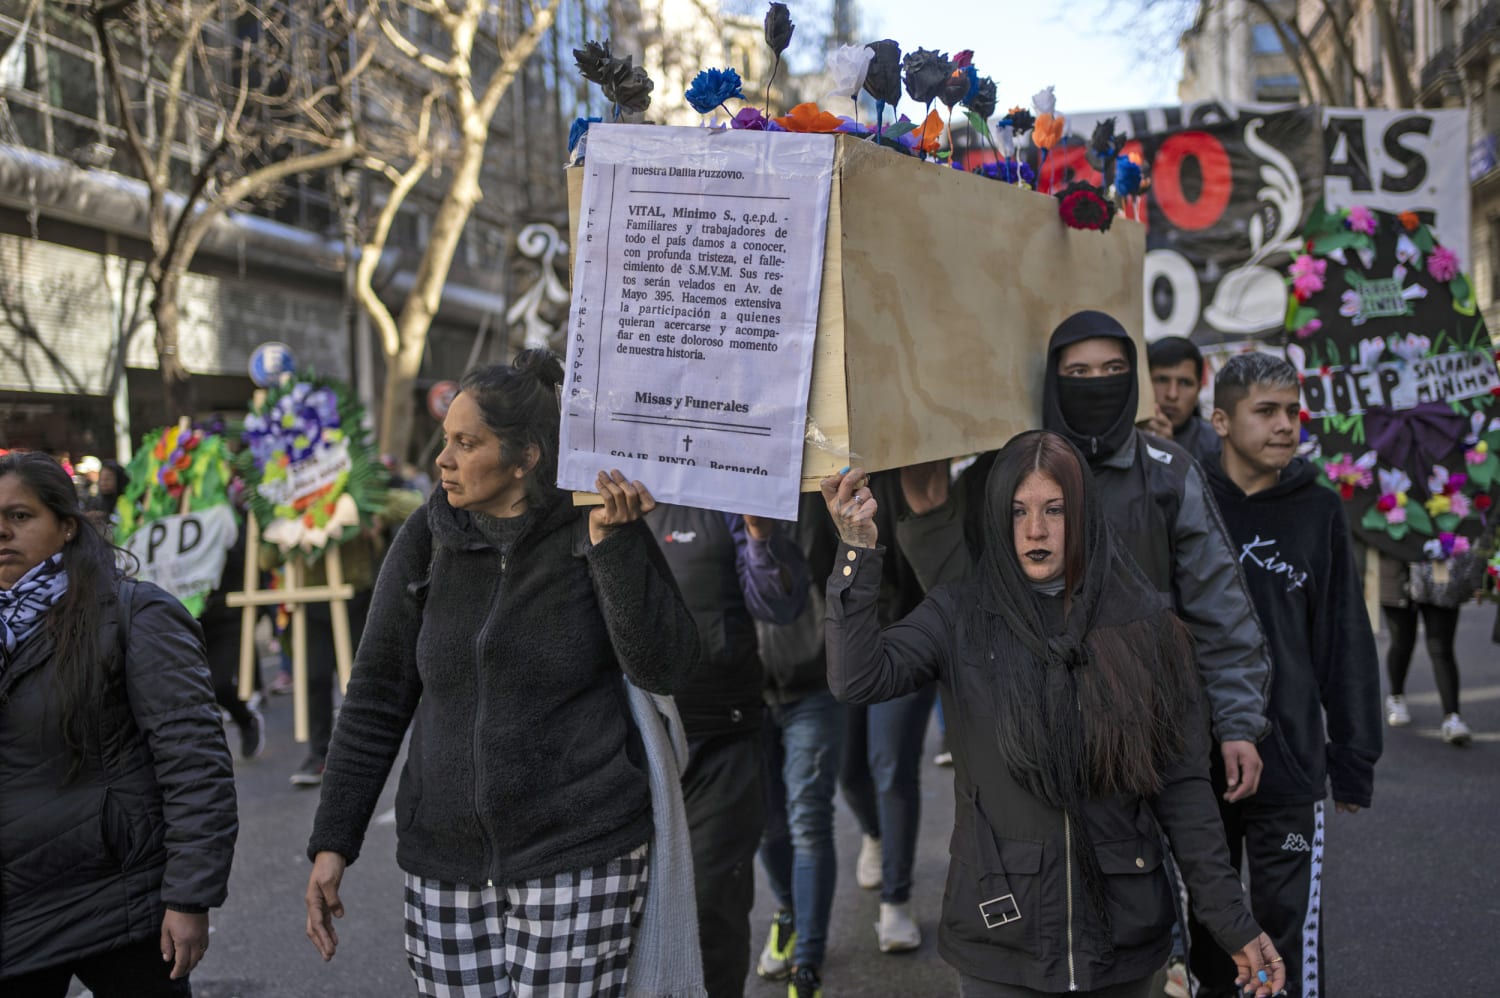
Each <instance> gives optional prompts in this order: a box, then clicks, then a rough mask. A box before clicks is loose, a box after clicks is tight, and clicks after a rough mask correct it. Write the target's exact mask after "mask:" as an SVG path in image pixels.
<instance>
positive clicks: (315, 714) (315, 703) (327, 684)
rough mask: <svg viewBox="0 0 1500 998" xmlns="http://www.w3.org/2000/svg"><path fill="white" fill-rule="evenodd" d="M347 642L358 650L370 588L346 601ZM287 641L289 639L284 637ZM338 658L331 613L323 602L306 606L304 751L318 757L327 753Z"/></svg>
mask: <svg viewBox="0 0 1500 998" xmlns="http://www.w3.org/2000/svg"><path fill="white" fill-rule="evenodd" d="M348 607H349V645H350V650H351V651H356V650H358V649H359V639H360V636H361V635H362V634H364V633H365V618H366V617H368V616H369V615H370V590H368V589H365V590H362V591H360V592H357V593H355V594H354V596H353V598H351V599H350V600H349V603H348ZM288 640H290V638H288ZM338 674H339V670H338V658H337V656H336V655H335V654H334V651H333V614H332V612H331V611H330V610H329V609H328V604H327V603H309V604H308V606H307V754H308V755H311V756H316V757H318V758H319V759H322V758H325V757H326V756H327V755H328V741H329V739H331V738H332V737H333V687H334V684H335V683H336V682H338Z"/></svg>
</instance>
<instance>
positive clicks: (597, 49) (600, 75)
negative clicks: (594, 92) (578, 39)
mask: <svg viewBox="0 0 1500 998" xmlns="http://www.w3.org/2000/svg"><path fill="white" fill-rule="evenodd" d="M573 61H574V62H575V63H577V64H578V72H579V73H580V74H582V76H583V78H584V79H585V80H588V81H589V82H590V83H603V82H604V74H605V72H606V70H607V69H608V67H609V64H610V62H611V61H612V57H611V56H610V54H609V42H607V41H603V42H584V43H583V48H581V49H574V50H573Z"/></svg>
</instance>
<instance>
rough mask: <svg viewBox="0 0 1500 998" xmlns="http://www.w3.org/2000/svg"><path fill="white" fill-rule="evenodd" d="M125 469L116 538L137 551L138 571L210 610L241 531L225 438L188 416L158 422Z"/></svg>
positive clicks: (194, 606)
mask: <svg viewBox="0 0 1500 998" xmlns="http://www.w3.org/2000/svg"><path fill="white" fill-rule="evenodd" d="M125 474H126V478H127V479H128V480H129V484H128V485H127V486H126V488H125V491H124V493H123V494H121V496H120V499H119V502H118V503H117V504H116V508H115V516H116V518H117V519H118V521H119V525H118V527H117V531H116V540H117V541H118V543H119V544H120V546H121V547H123V548H125V549H126V550H127V551H129V552H130V553H131V555H132V556H134V558H135V562H136V564H135V566H133V567H134V568H135V570H136V575H137V577H138V578H140V579H143V580H145V581H147V582H152V583H155V584H156V585H158V586H160V587H161V588H163V589H165V590H166V591H167V592H169V593H171V594H172V595H173V596H175V597H177V599H178V600H180V601H181V602H182V605H183V606H185V607H187V609H188V612H190V613H191V614H192V615H193V616H195V617H199V616H202V615H203V610H204V607H205V605H206V603H207V599H208V594H209V593H211V592H212V591H213V590H214V589H215V588H217V587H218V585H219V581H220V578H219V577H220V576H221V575H222V574H223V573H224V565H225V562H226V561H227V560H228V557H229V549H230V548H232V547H233V546H234V543H235V540H236V538H237V537H238V534H239V518H238V517H237V516H236V515H235V512H234V509H233V507H232V506H231V505H230V503H229V492H228V488H229V481H230V470H229V460H228V452H227V450H226V448H225V445H224V439H223V438H222V437H219V436H217V435H215V434H210V433H205V432H204V431H203V430H201V429H195V428H193V427H191V426H190V425H188V423H187V420H183V421H182V423H180V424H179V425H177V426H170V427H165V428H162V429H158V430H153V431H152V432H151V433H148V434H146V436H145V438H144V439H143V440H142V441H141V447H140V449H139V450H137V451H136V453H135V457H134V458H133V459H132V460H131V462H130V465H129V467H127V468H126V471H125Z"/></svg>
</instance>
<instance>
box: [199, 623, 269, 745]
mask: <svg viewBox="0 0 1500 998" xmlns="http://www.w3.org/2000/svg"><path fill="white" fill-rule="evenodd" d="M198 623H199V624H201V625H202V626H203V644H204V646H205V648H206V649H207V651H208V671H209V674H210V675H212V676H213V681H214V700H215V701H217V702H218V704H219V706H220V707H222V708H224V709H225V710H226V711H228V712H229V716H230V717H231V718H233V719H234V723H235V724H238V725H240V726H241V727H243V726H244V725H246V724H249V723H250V711H249V709H248V708H246V706H245V701H243V700H241V699H240V611H238V610H218V609H216V610H209V611H208V612H207V613H205V614H204V615H203V619H202V620H200V621H199V622H198ZM259 671H260V670H258V669H257V670H256V680H257V682H256V684H255V685H256V686H257V687H259V686H260V682H259V679H260V676H259Z"/></svg>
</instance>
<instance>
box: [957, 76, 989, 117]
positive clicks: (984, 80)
mask: <svg viewBox="0 0 1500 998" xmlns="http://www.w3.org/2000/svg"><path fill="white" fill-rule="evenodd" d="M995 100H996V98H995V81H994V80H992V79H990V78H989V77H988V76H981V77H980V78H979V86H978V87H976V88H975V90H974V95H973V96H972V97H970V98H969V99H968V100H967V101H965V102H964V107H966V108H968V109H969V110H970V111H973V112H974V113H975V114H977V115H979V117H981V118H983V119H985V120H986V121H988V120H989V118H990V115H992V114H994V113H995Z"/></svg>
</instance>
